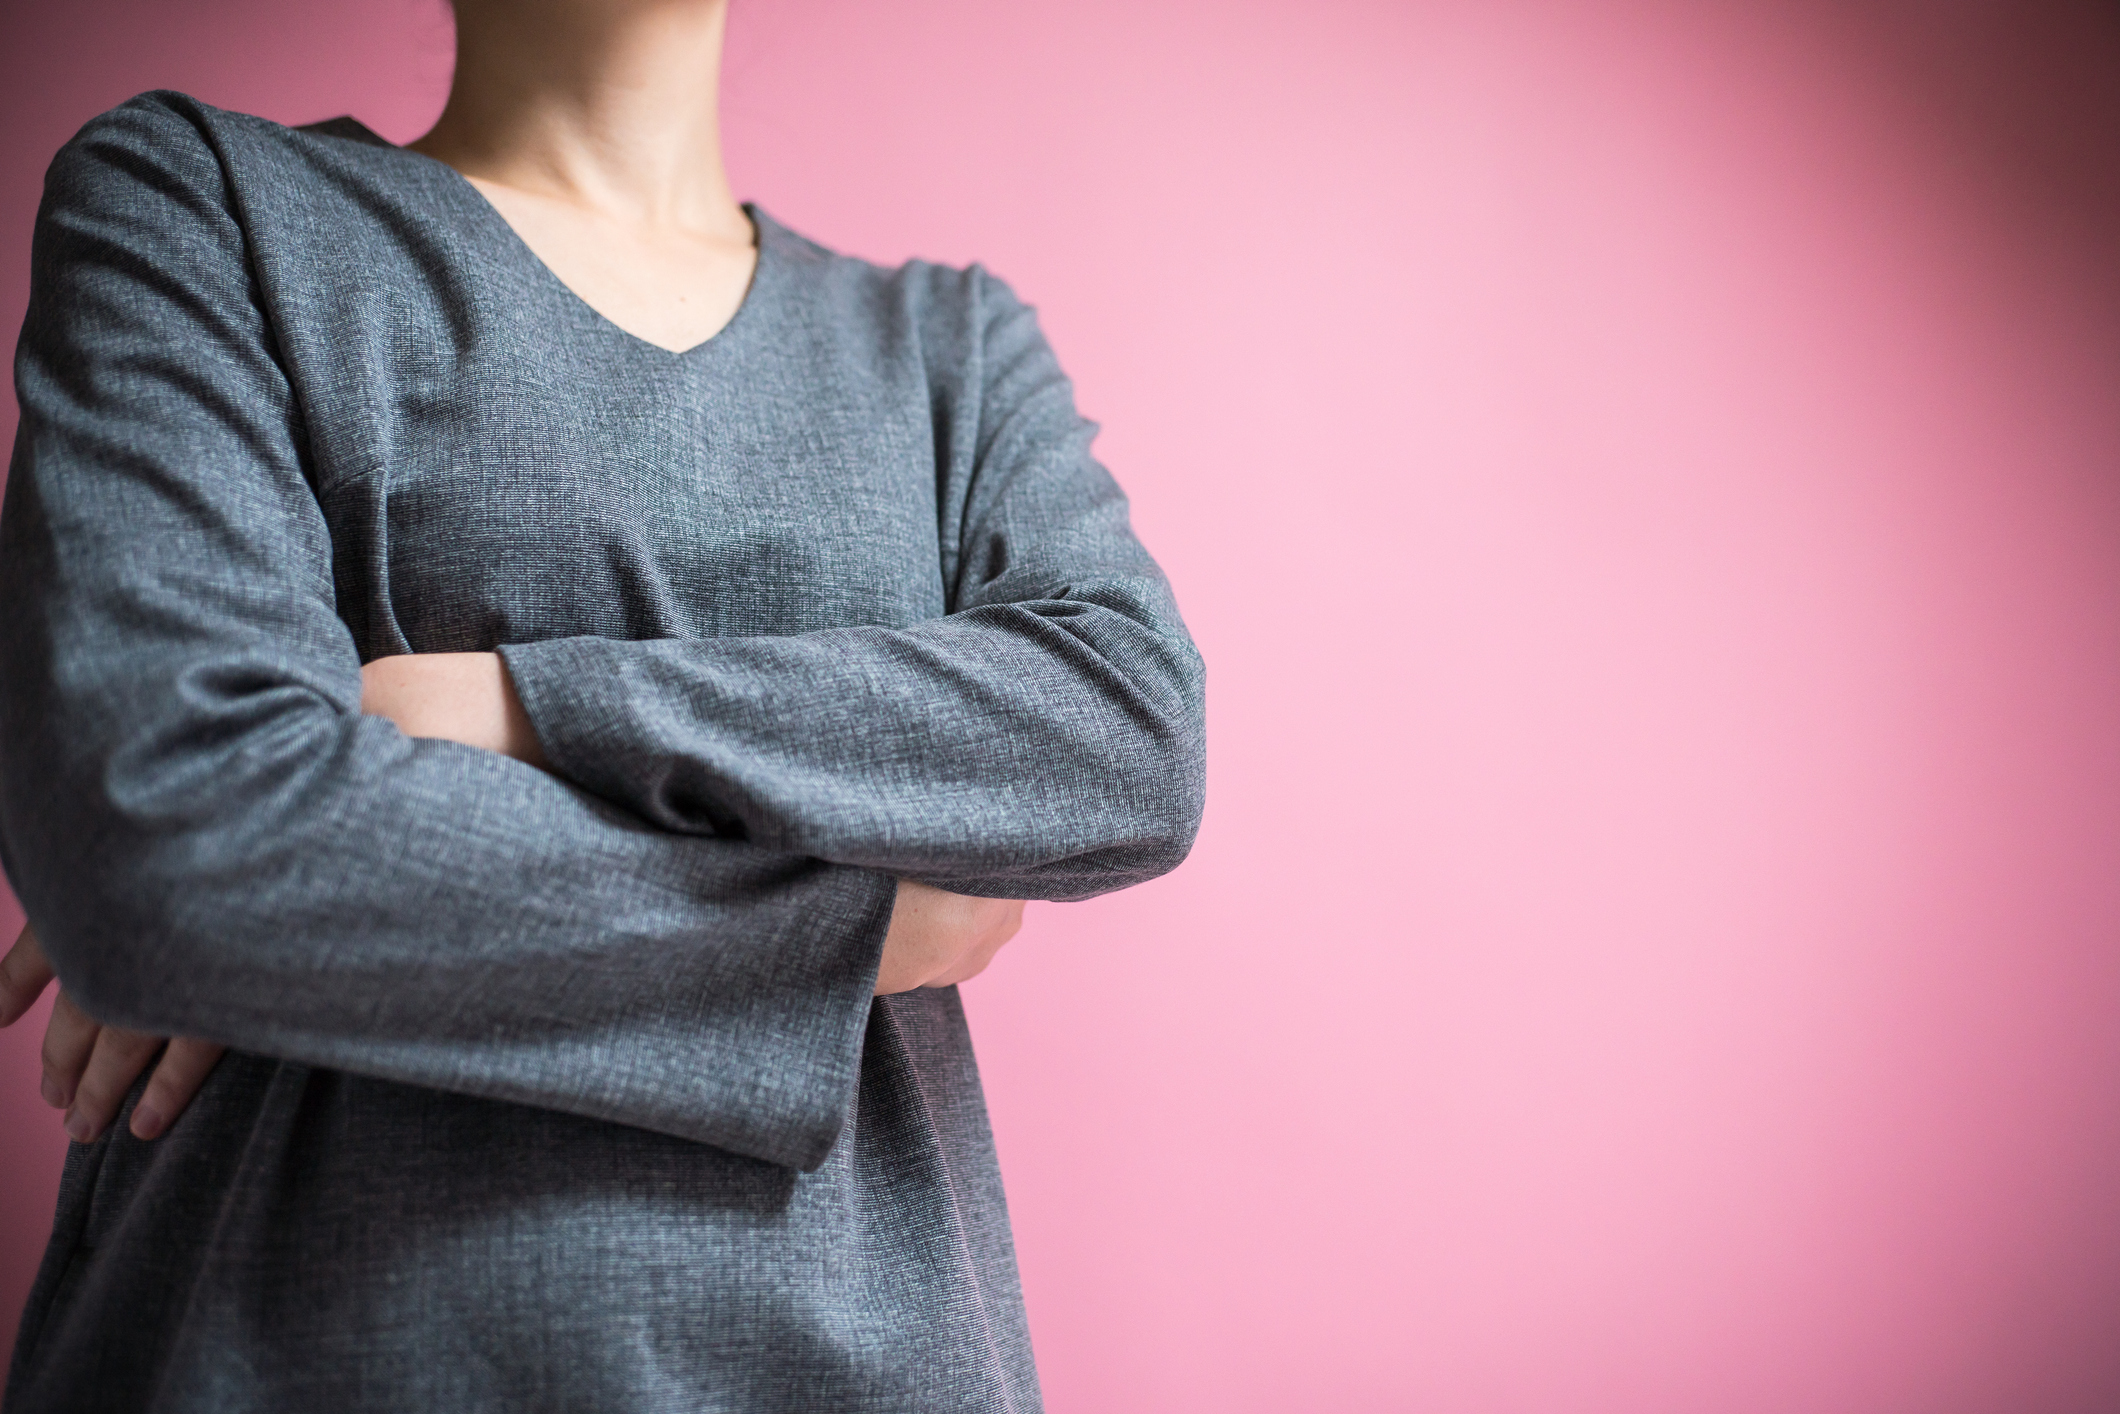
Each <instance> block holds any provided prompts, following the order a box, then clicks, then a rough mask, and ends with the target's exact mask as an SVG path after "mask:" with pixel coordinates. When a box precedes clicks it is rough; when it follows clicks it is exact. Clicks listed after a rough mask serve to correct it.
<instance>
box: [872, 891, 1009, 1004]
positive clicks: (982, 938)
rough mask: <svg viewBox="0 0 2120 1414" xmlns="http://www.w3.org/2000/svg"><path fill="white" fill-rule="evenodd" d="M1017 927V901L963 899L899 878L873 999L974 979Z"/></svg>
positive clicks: (963, 897)
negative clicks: (918, 988) (916, 988)
mask: <svg viewBox="0 0 2120 1414" xmlns="http://www.w3.org/2000/svg"><path fill="white" fill-rule="evenodd" d="M1022 926H1023V900H1022V899H1017V898H968V897H966V896H965V895H963V894H952V893H945V892H944V891H943V890H941V889H938V888H934V887H932V886H931V885H928V884H919V883H915V882H914V881H913V880H911V879H900V880H899V881H898V902H897V905H896V906H895V907H894V908H893V909H892V910H891V928H890V931H889V932H888V933H886V934H885V935H884V939H883V966H882V967H881V968H879V969H878V970H877V973H876V995H877V996H879V997H883V996H889V995H890V994H891V993H893V992H910V991H912V990H913V989H914V988H915V987H947V986H950V985H951V984H953V983H956V982H963V981H967V980H969V979H970V978H973V977H976V976H978V975H979V974H980V973H981V972H983V971H985V970H986V965H987V964H988V963H990V962H992V961H993V960H994V954H995V953H997V952H1000V951H1001V945H1002V944H1003V943H1005V942H1007V941H1008V940H1009V939H1010V938H1013V937H1015V936H1016V930H1017V929H1018V928H1021V927H1022Z"/></svg>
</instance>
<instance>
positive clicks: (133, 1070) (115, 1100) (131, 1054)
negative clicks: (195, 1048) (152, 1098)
mask: <svg viewBox="0 0 2120 1414" xmlns="http://www.w3.org/2000/svg"><path fill="white" fill-rule="evenodd" d="M161 1049H162V1038H161V1037H160V1036H143V1035H141V1034H140V1033H139V1032H137V1031H127V1030H125V1029H123V1028H122V1027H117V1026H106V1027H104V1028H103V1031H102V1034H101V1035H99V1036H97V1037H96V1049H95V1050H94V1051H92V1052H91V1053H90V1054H89V1057H88V1067H87V1069H85V1070H83V1071H82V1072H81V1084H80V1085H79V1086H78V1087H77V1088H76V1089H75V1091H74V1103H73V1108H71V1109H69V1110H68V1111H67V1112H66V1133H67V1137H68V1138H70V1139H72V1140H73V1141H74V1142H75V1143H76V1144H86V1143H88V1142H89V1141H90V1140H92V1139H94V1138H95V1137H96V1136H97V1135H98V1134H101V1133H102V1132H103V1131H104V1130H105V1129H106V1128H108V1127H109V1125H110V1122H111V1121H112V1120H113V1119H115V1118H117V1115H118V1107H119V1106H120V1105H123V1104H124V1103H125V1092H126V1091H128V1090H130V1089H132V1083H133V1081H135V1080H137V1079H139V1078H140V1072H141V1071H143V1070H145V1069H147V1063H148V1062H149V1061H151V1060H153V1059H154V1058H155V1052H157V1051H159V1050H161Z"/></svg>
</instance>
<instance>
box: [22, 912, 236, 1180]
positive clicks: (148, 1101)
mask: <svg viewBox="0 0 2120 1414" xmlns="http://www.w3.org/2000/svg"><path fill="white" fill-rule="evenodd" d="M51 981H52V965H51V963H49V962H47V961H46V960H45V957H44V947H43V945H42V944H40V943H39V942H38V941H37V935H36V933H35V932H33V931H32V930H31V929H30V928H29V926H28V925H27V924H25V925H24V926H23V929H22V935H21V936H20V937H18V938H16V939H15V945H14V947H12V948H10V949H8V953H7V956H6V957H4V958H0V1026H12V1025H14V1023H16V1022H17V1021H20V1020H21V1019H22V1017H23V1015H24V1014H25V1013H26V1012H28V1010H29V1009H30V1006H31V1004H32V1003H34V1002H35V1001H36V1000H37V998H38V997H39V996H40V995H42V993H43V991H44V989H45V988H46V987H48V986H50V985H51ZM221 1054H222V1048H221V1047H220V1046H217V1045H215V1044H214V1043H213V1042H211V1041H197V1040H193V1039H191V1038H189V1037H183V1036H180V1037H178V1038H177V1039H176V1040H174V1041H171V1042H169V1043H168V1044H167V1045H166V1046H165V1045H164V1044H163V1039H162V1038H161V1037H160V1036H146V1035H142V1034H141V1033H140V1032H138V1031H127V1030H125V1029H123V1028H122V1027H117V1026H105V1025H103V1024H102V1023H100V1022H98V1021H97V1020H96V1019H95V1018H94V1017H92V1016H90V1015H89V1014H88V1013H87V1012H85V1011H83V1010H81V1008H79V1007H77V1006H75V1005H74V1002H73V998H71V997H69V996H67V995H66V992H65V991H64V989H62V990H61V991H60V993H59V996H58V999H57V1000H56V1001H54V1002H53V1003H52V1014H51V1019H50V1020H49V1021H47V1022H46V1023H45V1025H44V1084H43V1091H44V1102H45V1103H46V1104H48V1105H50V1106H52V1107H53V1108H54V1109H62V1110H65V1111H66V1133H67V1137H68V1138H70V1139H72V1140H73V1141H74V1142H75V1143H77V1144H86V1143H88V1142H89V1141H90V1140H92V1139H94V1138H95V1137H96V1136H97V1135H99V1134H101V1133H102V1132H103V1129H104V1127H105V1126H106V1125H108V1124H109V1123H110V1122H111V1120H113V1119H114V1118H116V1117H117V1113H118V1108H119V1106H121V1105H123V1104H124V1103H125V1096H126V1093H127V1092H128V1091H130V1090H131V1089H132V1083H133V1081H134V1080H135V1079H137V1078H138V1077H139V1074H140V1072H141V1071H143V1070H145V1069H147V1067H148V1065H149V1064H150V1063H152V1062H154V1060H155V1058H156V1057H157V1056H160V1057H161V1063H160V1064H158V1065H156V1066H155V1073H154V1074H153V1075H152V1076H150V1077H149V1078H148V1081H147V1089H146V1090H145V1091H143V1092H142V1093H141V1095H140V1103H138V1104H137V1105H134V1106H133V1113H132V1132H133V1134H134V1135H135V1136H136V1137H138V1138H141V1139H153V1138H155V1137H156V1136H158V1135H160V1134H161V1133H162V1132H163V1131H164V1130H166V1129H168V1128H169V1126H170V1125H171V1124H173V1123H175V1122H176V1118H177V1116H178V1115H180V1114H182V1113H183V1112H184V1109H185V1107H186V1106H187V1105H189V1104H190V1103H191V1097H192V1096H194V1095H196V1094H198V1093H199V1087H200V1086H201V1085H203V1084H205V1083H206V1077H207V1075H208V1074H210V1073H211V1072H212V1070H213V1068H214V1066H215V1065H217V1064H218V1063H219V1062H220V1059H221Z"/></svg>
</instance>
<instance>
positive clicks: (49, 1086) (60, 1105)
mask: <svg viewBox="0 0 2120 1414" xmlns="http://www.w3.org/2000/svg"><path fill="white" fill-rule="evenodd" d="M37 1088H38V1090H39V1092H40V1093H42V1094H43V1096H44V1103H45V1104H47V1105H50V1106H51V1107H52V1108H53V1109H55V1110H63V1109H65V1108H66V1096H65V1095H64V1094H63V1093H61V1092H60V1089H59V1082H58V1081H56V1080H54V1079H52V1078H51V1077H50V1076H49V1075H47V1076H45V1077H44V1083H43V1084H42V1085H40V1086H38V1087H37Z"/></svg>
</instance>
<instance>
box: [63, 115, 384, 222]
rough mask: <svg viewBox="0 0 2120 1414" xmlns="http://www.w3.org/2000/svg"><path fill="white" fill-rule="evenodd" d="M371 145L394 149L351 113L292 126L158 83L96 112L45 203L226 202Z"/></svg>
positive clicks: (69, 149)
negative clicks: (349, 116) (244, 188)
mask: <svg viewBox="0 0 2120 1414" xmlns="http://www.w3.org/2000/svg"><path fill="white" fill-rule="evenodd" d="M378 148H381V149H383V150H385V151H393V150H394V149H391V145H390V144H389V143H387V142H384V141H383V140H382V139H381V138H378V137H376V136H375V135H374V134H373V133H371V132H369V131H368V130H367V129H366V128H364V127H362V126H361V125H360V124H359V123H357V122H354V121H353V120H351V119H347V118H339V119H333V120H332V121H330V122H327V123H318V124H314V125H312V126H310V127H307V128H291V127H288V126H286V125H285V124H282V123H276V122H274V121H272V120H271V119H269V118H260V117H257V116H255V115H253V114H249V113H237V112H233V111H230V110H228V109H223V108H216V107H214V106H213V105H212V104H210V103H204V102H201V101H200V100H198V99H196V98H193V97H192V96H190V95H189V94H185V93H178V92H175V91H174V90H170V89H157V90H153V91H150V92H147V93H142V94H140V95H138V96H137V97H134V98H130V99H128V100H126V101H125V102H124V103H121V104H119V105H118V106H117V107H115V108H112V109H110V110H109V111H108V112H104V113H99V114H97V115H96V116H95V117H93V118H91V119H89V120H88V122H87V123H85V124H83V125H82V127H81V129H80V131H79V132H77V133H75V134H74V136H73V137H72V138H71V139H69V140H68V141H67V143H66V144H65V146H63V147H61V148H60V149H59V151H58V153H57V154H56V155H55V156H54V157H53V159H52V163H51V166H50V168H49V169H48V170H47V172H46V174H45V206H46V208H47V210H51V209H58V210H65V209H67V208H71V207H90V208H94V207H112V206H115V207H117V208H120V209H122V208H124V207H127V206H138V205H147V206H166V205H168V204H170V203H175V204H177V205H180V206H188V207H193V208H200V207H204V206H211V207H219V208H226V207H227V206H229V205H230V204H231V201H232V196H231V194H232V193H233V192H234V191H235V190H236V189H238V188H239V187H242V186H250V187H266V186H273V185H278V186H281V187H283V188H284V187H288V186H292V187H294V188H299V187H301V186H303V185H305V182H304V177H305V175H309V174H315V173H317V172H318V171H319V169H320V168H322V167H329V166H331V165H333V164H335V163H337V164H343V163H346V162H348V161H353V162H359V161H361V160H363V159H364V157H365V158H367V160H374V159H373V154H376V152H377V149H378Z"/></svg>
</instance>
